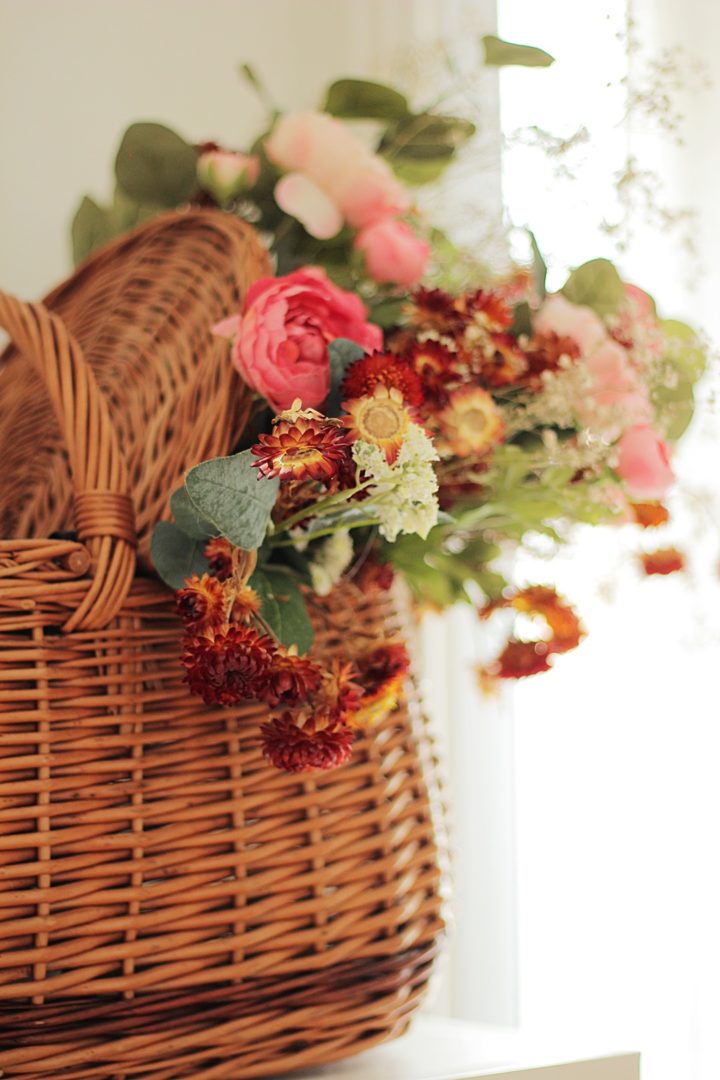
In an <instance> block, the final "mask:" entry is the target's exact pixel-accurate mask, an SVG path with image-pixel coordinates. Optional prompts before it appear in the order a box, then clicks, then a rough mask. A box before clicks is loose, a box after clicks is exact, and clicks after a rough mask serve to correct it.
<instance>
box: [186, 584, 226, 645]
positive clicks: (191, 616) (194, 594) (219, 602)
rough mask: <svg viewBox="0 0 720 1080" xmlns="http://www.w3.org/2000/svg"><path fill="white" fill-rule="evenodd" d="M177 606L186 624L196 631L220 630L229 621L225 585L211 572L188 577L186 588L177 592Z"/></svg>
mask: <svg viewBox="0 0 720 1080" xmlns="http://www.w3.org/2000/svg"><path fill="white" fill-rule="evenodd" d="M175 606H176V609H177V613H178V615H179V616H180V618H181V619H182V621H183V622H184V623H185V626H186V627H187V628H188V629H189V630H193V631H195V632H196V633H197V632H202V631H204V630H219V629H220V627H221V626H223V625H224V624H225V622H227V612H228V599H227V595H226V592H225V586H224V585H223V583H222V582H221V581H219V580H218V578H216V577H211V576H210V575H209V574H203V576H202V577H198V576H197V574H193V576H192V577H189V578H186V579H185V588H184V589H178V590H177V592H176V593H175Z"/></svg>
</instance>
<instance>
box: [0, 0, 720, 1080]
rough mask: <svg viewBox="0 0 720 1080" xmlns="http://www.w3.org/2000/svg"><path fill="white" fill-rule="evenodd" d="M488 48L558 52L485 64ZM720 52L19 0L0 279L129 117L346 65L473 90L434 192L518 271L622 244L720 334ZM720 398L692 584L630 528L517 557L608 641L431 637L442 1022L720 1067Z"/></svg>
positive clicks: (671, 34)
mask: <svg viewBox="0 0 720 1080" xmlns="http://www.w3.org/2000/svg"><path fill="white" fill-rule="evenodd" d="M495 32H497V33H499V34H500V36H502V37H504V38H505V39H508V40H510V41H516V42H523V43H527V44H531V45H537V46H540V47H542V48H544V49H546V50H547V51H549V52H550V53H552V54H553V55H554V56H555V57H556V63H555V65H554V66H553V67H552V68H550V69H547V70H526V69H521V68H508V69H505V70H503V71H502V72H501V73H500V75H499V76H498V74H497V73H496V72H494V71H492V70H490V69H485V68H480V67H479V66H478V59H477V58H478V50H477V41H478V39H479V37H480V36H481V35H482V34H484V33H495ZM719 45H720V7H718V6H717V5H716V4H714V3H711V2H710V0H685V3H683V4H682V5H678V4H677V3H676V2H675V0H596V2H594V3H592V4H588V3H584V4H579V3H577V0H543V2H540V0H497V3H495V0H263V3H254V2H252V0H205V3H203V4H198V3H197V2H195V0H152V3H148V2H147V0H0V125H1V130H2V145H3V154H2V159H1V161H0V236H2V245H1V246H0V286H2V288H4V289H7V290H9V291H11V292H15V293H17V294H18V295H20V296H23V297H27V298H35V297H39V296H41V295H42V294H43V293H44V292H45V291H46V290H47V289H48V288H49V287H50V286H52V285H53V284H55V283H56V282H57V281H58V280H60V279H61V278H62V277H64V276H65V275H66V274H67V273H68V272H69V270H70V269H71V260H70V244H69V224H70V220H71V218H72V215H73V213H74V210H75V208H76V205H77V202H78V200H79V198H80V196H81V195H82V194H83V193H84V192H89V193H91V194H92V195H93V196H94V197H96V198H98V199H104V198H105V197H106V196H107V194H108V193H109V191H110V188H111V176H112V161H113V156H114V152H115V148H116V146H117V144H118V141H119V138H120V136H121V134H122V132H123V130H124V129H125V127H126V126H127V125H128V124H129V123H130V122H131V121H133V120H141V119H145V120H157V121H161V122H163V123H166V124H168V125H169V126H171V127H174V128H176V129H177V130H178V131H180V132H181V133H182V134H184V135H185V136H186V137H187V138H188V139H190V140H197V141H201V140H206V139H217V140H218V141H219V142H221V143H225V144H228V145H231V146H237V147H242V146H243V144H244V140H246V139H250V138H251V137H252V136H253V135H254V134H255V133H256V132H257V131H258V130H260V129H261V128H262V125H263V121H264V109H263V107H262V105H261V104H260V103H259V101H258V100H257V98H256V97H255V96H254V95H253V94H252V93H251V91H250V89H249V88H248V87H247V85H246V84H244V83H243V82H242V80H241V79H240V77H239V75H238V67H239V65H240V64H241V63H243V62H250V63H251V64H252V65H253V67H254V68H255V69H256V70H257V71H258V72H259V73H260V75H261V76H262V78H263V80H264V82H265V83H266V84H267V86H268V87H269V88H270V90H271V92H272V95H273V97H274V99H275V100H276V101H277V103H278V105H279V106H280V107H281V108H286V109H287V108H298V107H311V106H313V105H315V104H316V103H317V102H318V99H319V97H320V94H321V91H322V89H323V88H324V86H325V85H326V84H327V83H328V82H329V81H331V80H332V79H334V78H336V77H339V76H341V75H357V76H362V75H366V76H369V77H376V78H381V79H382V78H386V79H388V80H391V81H393V82H396V83H404V84H405V85H406V87H407V89H408V91H409V92H410V94H411V95H413V96H414V97H415V98H417V99H418V100H420V101H424V102H426V101H430V100H433V99H434V98H436V97H437V96H438V95H439V94H441V93H444V92H446V91H447V88H448V84H450V85H451V86H454V87H455V91H453V92H456V94H457V97H458V103H459V104H460V105H461V106H462V107H463V108H465V110H466V111H467V113H468V115H471V116H472V119H473V120H475V121H476V122H477V123H478V125H479V128H480V134H479V136H478V141H477V142H476V144H475V146H474V147H471V148H470V150H469V152H468V154H467V156H466V159H465V161H464V162H461V163H460V164H459V165H458V166H457V168H456V170H455V172H454V173H450V174H448V176H447V179H446V180H445V182H444V186H443V188H442V189H441V191H440V192H438V193H437V194H436V195H435V196H434V199H435V208H436V209H437V208H438V207H439V208H440V209H441V210H442V211H443V213H444V214H445V215H446V216H447V217H448V219H449V220H450V221H451V223H452V221H453V216H454V218H455V225H454V227H455V230H456V233H457V239H458V240H459V241H461V242H462V241H463V239H464V238H465V239H466V240H468V239H470V240H471V241H472V242H473V243H476V244H486V245H487V256H488V258H489V259H491V260H496V261H498V262H499V263H500V262H502V261H503V260H504V259H507V257H508V253H510V254H512V255H514V256H515V257H516V258H521V259H522V258H525V257H526V255H527V251H526V248H525V247H524V246H523V245H524V242H525V241H524V239H523V237H524V232H523V230H524V228H525V227H526V226H531V227H532V229H533V231H534V233H535V235H536V236H537V239H538V243H539V245H540V248H541V250H542V251H543V252H544V254H545V256H546V259H547V261H548V263H549V266H550V285H551V287H553V286H556V285H559V284H560V283H561V281H562V280H563V278H564V276H565V273H566V271H567V269H568V268H569V267H571V266H573V265H576V264H578V263H580V262H583V261H584V260H585V259H587V258H591V257H594V256H600V255H602V256H606V257H608V258H611V259H614V260H615V261H616V262H617V264H618V266H619V267H620V269H621V272H622V275H623V277H624V278H625V279H626V280H629V281H637V282H639V283H641V284H642V285H643V287H645V288H647V289H648V290H649V291H650V292H651V293H652V294H653V295H654V296H655V299H656V300H657V303H658V307H659V308H660V309H661V311H662V312H663V313H665V314H667V315H673V316H676V317H678V318H681V319H686V320H688V321H690V322H692V323H695V324H698V325H700V326H701V327H703V329H704V331H705V333H706V335H707V336H708V338H709V340H710V341H711V342H717V341H718V340H719V339H720V314H719V311H720V309H719V308H718V304H717V302H716V290H717V288H718V271H717V264H716V252H717V250H718V249H720V203H719V202H718V200H717V197H716V186H717V185H716V176H717V171H716V170H718V168H719V166H720V144H719V140H718V138H717V132H718V130H720V67H719V62H718V59H717V57H718V55H719V54H720V50H719V49H718V46H719ZM448 57H451V58H452V62H453V66H454V71H455V75H453V76H451V75H450V74H449V71H448V64H447V58H448ZM458 72H459V73H460V76H461V77H460V78H459V80H458V77H457V73H458ZM714 393H715V386H714V379H713V377H712V375H711V377H710V378H708V379H707V380H706V385H705V389H704V396H705V400H704V407H702V408H701V409H700V410H699V415H698V416H697V417H696V419H695V421H694V424H693V429H692V432H691V434H690V436H689V437H688V438H686V440H685V441H684V442H683V446H682V450H681V455H680V460H679V462H678V467H677V471H678V473H679V475H680V477H681V481H682V484H681V486H682V487H683V488H684V489H685V491H686V494H685V495H684V496H683V497H682V499H679V500H678V503H677V505H674V506H673V507H672V510H673V520H674V524H673V526H672V529H671V531H670V532H669V534H668V542H671V543H673V544H677V545H678V546H680V547H682V548H683V550H684V551H685V552H686V554H687V556H688V562H689V567H688V570H687V571H686V572H684V573H683V574H680V575H675V576H674V577H673V578H672V579H669V580H664V579H646V578H643V577H642V575H641V574H640V572H639V571H638V570H637V569H636V563H635V561H634V559H633V558H632V557H631V555H630V549H629V544H628V542H627V538H626V537H625V536H624V535H623V529H622V528H618V529H615V530H612V531H608V530H606V531H604V532H602V533H601V534H600V535H594V534H593V532H592V531H591V530H587V531H586V532H581V533H580V534H579V535H578V537H577V540H576V542H575V544H573V545H572V546H571V547H570V548H569V549H568V550H567V551H565V552H563V554H562V556H561V557H560V558H555V559H553V560H552V561H548V560H547V559H544V558H543V557H542V552H541V551H539V552H537V553H533V554H523V555H522V556H521V564H520V569H521V571H522V572H523V574H524V575H525V576H526V577H527V579H528V580H542V581H546V582H548V583H554V584H556V585H557V586H558V587H559V588H560V589H561V591H563V592H566V593H568V594H570V595H571V596H572V597H573V598H574V600H575V601H576V602H577V604H578V606H579V607H580V608H581V610H582V612H583V617H584V620H585V623H586V626H587V628H588V631H589V636H588V639H587V641H586V642H585V643H584V644H583V645H582V647H581V649H580V650H578V652H577V653H573V654H571V655H569V656H567V657H565V658H562V660H561V662H559V663H558V665H557V668H556V669H555V670H553V671H552V672H550V673H548V674H546V675H543V676H540V677H537V678H536V679H531V680H528V681H527V682H525V683H523V684H522V685H520V686H519V687H518V688H517V689H516V690H515V691H514V692H513V693H511V694H510V695H507V696H505V697H504V698H502V699H500V700H498V699H493V700H488V699H486V698H483V697H482V696H481V695H480V693H479V692H478V690H477V689H476V687H475V684H474V681H473V678H472V675H471V672H470V665H471V662H472V661H473V660H474V659H476V658H477V656H478V654H479V653H480V652H481V651H482V650H483V648H486V647H487V643H486V642H485V641H484V640H483V638H482V632H481V631H480V630H478V628H477V627H476V626H475V624H474V623H473V621H472V620H471V618H470V617H469V613H468V614H467V617H466V613H452V614H451V616H450V617H448V618H446V619H443V620H440V619H430V620H428V625H427V627H426V631H425V633H426V645H427V665H426V676H427V678H426V683H427V686H426V689H427V693H428V699H429V701H430V704H431V707H432V709H433V712H434V715H435V716H436V717H437V721H438V724H439V725H440V726H441V727H442V728H443V736H444V740H445V743H446V746H447V758H448V768H449V774H450V778H451V783H450V786H449V793H450V799H451V802H452V806H453V820H454V836H455V845H456V860H455V867H456V869H455V875H456V897H457V899H456V909H455V910H456V916H455V918H456V927H455V933H454V938H453V944H452V948H451V950H450V958H449V960H448V962H447V963H446V966H445V969H444V972H443V978H442V980H441V982H440V983H439V985H438V987H437V989H436V995H435V999H434V1002H433V1003H431V1007H432V1008H434V1009H435V1010H436V1011H439V1012H443V1013H445V1014H448V1015H453V1016H458V1017H463V1018H465V1019H471V1020H476V1021H479V1022H485V1023H492V1024H500V1025H508V1026H519V1027H520V1028H521V1029H522V1030H523V1031H526V1032H529V1033H531V1034H532V1033H540V1034H548V1033H557V1032H560V1033H572V1034H573V1035H577V1036H579V1037H586V1038H588V1039H590V1040H592V1041H593V1042H594V1043H597V1044H602V1045H604V1046H605V1047H606V1048H607V1049H611V1048H612V1047H613V1046H614V1045H617V1046H620V1045H623V1046H627V1047H630V1048H633V1049H635V1048H637V1049H640V1050H642V1052H643V1061H644V1072H643V1076H644V1077H645V1080H681V1078H688V1080H716V1078H717V1077H718V1076H720V1035H719V1034H718V1030H717V1016H718V1015H720V981H719V979H718V974H717V973H718V970H720V929H719V925H718V917H717V912H718V910H720V874H719V873H718V855H717V852H718V846H719V845H718V831H719V829H720V784H718V780H717V772H718V767H719V758H720V753H719V752H720V738H719V737H718V723H719V722H720V717H719V715H718V712H719V710H718V705H717V701H716V698H717V694H716V689H715V677H714V676H715V664H716V663H717V659H716V658H717V657H718V648H719V646H720V616H719V615H718V611H719V610H720V603H719V601H720V585H719V582H718V565H719V564H720V530H719V529H718V515H719V514H720V509H719V507H718V490H719V484H718V434H719V433H718V419H717V410H716V408H715V405H714ZM598 582H600V586H599V587H598Z"/></svg>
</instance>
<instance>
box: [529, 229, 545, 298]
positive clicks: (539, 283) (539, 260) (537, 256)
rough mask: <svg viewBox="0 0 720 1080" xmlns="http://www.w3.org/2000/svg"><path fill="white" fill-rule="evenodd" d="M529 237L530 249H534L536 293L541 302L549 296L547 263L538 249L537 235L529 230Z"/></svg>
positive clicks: (533, 264)
mask: <svg viewBox="0 0 720 1080" xmlns="http://www.w3.org/2000/svg"><path fill="white" fill-rule="evenodd" d="M528 236H529V238H530V247H531V248H532V256H533V261H532V269H533V283H534V285H535V292H536V293H537V294H538V298H539V299H540V300H544V299H545V297H546V296H547V289H546V287H545V283H546V281H547V263H546V262H545V260H544V259H543V256H542V252H541V251H540V248H539V247H538V242H537V239H536V238H535V233H534V232H532V231H531V230H530V229H528Z"/></svg>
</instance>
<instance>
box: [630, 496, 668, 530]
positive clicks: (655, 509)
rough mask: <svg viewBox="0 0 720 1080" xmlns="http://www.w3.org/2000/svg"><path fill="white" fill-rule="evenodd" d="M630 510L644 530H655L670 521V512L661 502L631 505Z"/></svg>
mask: <svg viewBox="0 0 720 1080" xmlns="http://www.w3.org/2000/svg"><path fill="white" fill-rule="evenodd" d="M630 510H631V512H632V515H633V517H634V519H635V521H636V523H637V524H638V525H640V526H642V528H643V529H655V528H657V527H658V526H660V525H666V524H667V522H668V521H669V520H670V511H669V510H668V509H667V507H666V506H663V504H662V503H661V502H635V503H630Z"/></svg>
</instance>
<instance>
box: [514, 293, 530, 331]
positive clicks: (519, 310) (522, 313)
mask: <svg viewBox="0 0 720 1080" xmlns="http://www.w3.org/2000/svg"><path fill="white" fill-rule="evenodd" d="M510 333H511V334H512V336H513V337H515V338H517V337H520V335H521V334H527V336H528V337H530V335H531V334H532V318H531V313H530V305H529V304H528V303H527V301H526V300H523V301H522V302H521V303H520V304H518V305H517V307H516V308H515V310H514V311H513V321H512V326H511V327H510Z"/></svg>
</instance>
